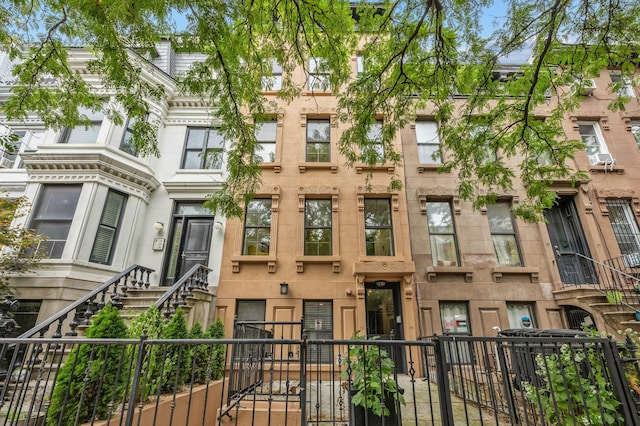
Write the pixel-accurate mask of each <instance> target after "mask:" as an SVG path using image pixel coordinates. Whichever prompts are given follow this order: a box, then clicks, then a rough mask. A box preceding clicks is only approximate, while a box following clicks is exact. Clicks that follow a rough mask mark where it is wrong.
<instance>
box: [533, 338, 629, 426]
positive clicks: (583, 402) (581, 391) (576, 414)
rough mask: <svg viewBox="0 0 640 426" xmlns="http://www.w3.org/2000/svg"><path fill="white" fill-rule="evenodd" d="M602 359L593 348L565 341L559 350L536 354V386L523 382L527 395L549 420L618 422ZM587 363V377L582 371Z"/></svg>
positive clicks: (576, 422)
mask: <svg viewBox="0 0 640 426" xmlns="http://www.w3.org/2000/svg"><path fill="white" fill-rule="evenodd" d="M601 361H602V360H601V359H599V355H598V353H597V352H596V351H595V350H594V349H593V348H587V349H576V350H574V349H572V348H571V347H570V346H569V345H568V344H565V345H562V346H561V347H560V353H559V354H556V353H553V354H548V355H543V354H539V355H537V356H536V374H537V375H538V376H539V377H540V386H538V387H536V386H534V385H533V384H531V383H526V382H525V383H523V385H524V389H525V392H526V396H527V398H528V399H529V400H530V401H531V402H533V403H534V404H535V405H536V406H537V407H538V409H539V410H540V411H542V412H543V413H544V417H545V419H546V420H547V422H549V424H576V425H612V424H622V417H621V416H620V414H619V413H618V407H619V406H620V404H621V403H620V401H618V400H617V399H616V396H615V394H614V393H613V391H612V390H611V387H610V386H609V383H608V381H607V379H606V372H605V371H604V368H605V367H604V366H603V364H604V363H603V362H601ZM583 366H587V367H588V368H587V370H588V371H589V376H590V378H589V377H584V375H583V374H582V371H583V368H582V367H583Z"/></svg>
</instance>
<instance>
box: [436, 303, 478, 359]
mask: <svg viewBox="0 0 640 426" xmlns="http://www.w3.org/2000/svg"><path fill="white" fill-rule="evenodd" d="M440 321H441V323H442V332H443V333H445V334H464V335H470V334H471V326H470V324H469V307H468V306H467V303H466V302H441V303H440ZM472 354H473V351H472V350H471V348H470V343H469V342H455V341H453V342H450V343H449V344H447V345H446V346H445V358H446V360H447V363H449V364H472V360H473V355H472Z"/></svg>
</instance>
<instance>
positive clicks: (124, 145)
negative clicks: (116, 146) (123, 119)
mask: <svg viewBox="0 0 640 426" xmlns="http://www.w3.org/2000/svg"><path fill="white" fill-rule="evenodd" d="M135 124H136V119H135V118H129V119H127V123H126V124H125V127H124V135H122V141H120V151H122V152H126V153H127V154H131V155H133V156H136V155H138V151H137V150H136V147H135V145H134V144H133V143H132V140H131V138H132V137H133V126H135Z"/></svg>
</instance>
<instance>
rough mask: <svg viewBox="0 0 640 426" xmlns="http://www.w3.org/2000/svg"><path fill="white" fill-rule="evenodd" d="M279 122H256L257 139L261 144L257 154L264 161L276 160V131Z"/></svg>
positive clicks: (271, 161)
mask: <svg viewBox="0 0 640 426" xmlns="http://www.w3.org/2000/svg"><path fill="white" fill-rule="evenodd" d="M277 129H278V124H277V123H276V121H275V120H265V121H260V122H257V123H256V130H255V132H256V140H257V141H258V144H259V145H260V147H259V149H258V150H257V152H256V155H257V156H258V157H260V161H262V162H263V163H273V162H275V161H276V132H277Z"/></svg>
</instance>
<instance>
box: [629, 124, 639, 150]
mask: <svg viewBox="0 0 640 426" xmlns="http://www.w3.org/2000/svg"><path fill="white" fill-rule="evenodd" d="M631 134H632V135H633V138H634V139H635V141H636V145H637V146H638V148H639V149H640V121H634V122H632V123H631Z"/></svg>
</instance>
